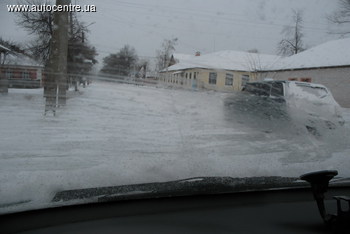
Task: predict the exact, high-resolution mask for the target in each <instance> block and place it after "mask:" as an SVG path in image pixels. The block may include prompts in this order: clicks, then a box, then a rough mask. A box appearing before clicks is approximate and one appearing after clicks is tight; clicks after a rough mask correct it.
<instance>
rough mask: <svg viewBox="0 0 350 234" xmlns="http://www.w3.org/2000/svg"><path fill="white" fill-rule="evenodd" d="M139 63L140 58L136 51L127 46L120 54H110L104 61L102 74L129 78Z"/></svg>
mask: <svg viewBox="0 0 350 234" xmlns="http://www.w3.org/2000/svg"><path fill="white" fill-rule="evenodd" d="M137 61H138V56H137V54H136V50H135V49H134V48H133V47H131V46H129V45H125V46H124V47H123V48H121V49H120V51H119V52H118V53H116V54H110V55H108V56H107V57H105V58H104V59H103V68H102V69H101V72H103V73H108V74H114V75H121V76H128V75H130V74H131V72H132V70H133V69H134V68H136V67H135V66H136V65H137Z"/></svg>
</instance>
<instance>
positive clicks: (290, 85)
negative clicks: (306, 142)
mask: <svg viewBox="0 0 350 234" xmlns="http://www.w3.org/2000/svg"><path fill="white" fill-rule="evenodd" d="M243 91H244V92H246V93H248V94H253V95H254V96H258V97H263V98H265V102H266V101H269V103H270V104H271V103H272V104H273V105H276V103H278V104H279V107H278V110H279V111H282V112H284V114H286V115H288V117H289V118H292V119H293V120H294V121H298V122H300V123H304V124H305V126H306V128H307V129H308V130H309V131H310V132H312V133H314V134H317V132H318V130H319V129H324V128H326V129H333V128H336V127H338V126H342V125H343V124H344V119H343V118H342V115H341V108H340V106H339V104H338V103H337V102H336V101H335V100H334V98H333V96H332V94H331V92H330V91H329V90H328V89H327V88H326V87H325V86H323V85H320V84H314V83H308V82H298V81H262V82H251V83H247V84H246V86H245V87H244V89H243ZM266 99H268V100H266ZM281 103H282V106H281V105H280V104H281ZM283 108H284V109H283ZM265 110H266V111H267V112H266V113H267V115H270V116H275V117H276V116H281V115H282V116H285V115H283V114H281V112H279V113H280V114H279V115H278V114H277V115H276V113H275V112H276V109H271V107H270V108H267V109H265ZM269 111H272V112H270V113H269ZM266 113H265V114H266Z"/></svg>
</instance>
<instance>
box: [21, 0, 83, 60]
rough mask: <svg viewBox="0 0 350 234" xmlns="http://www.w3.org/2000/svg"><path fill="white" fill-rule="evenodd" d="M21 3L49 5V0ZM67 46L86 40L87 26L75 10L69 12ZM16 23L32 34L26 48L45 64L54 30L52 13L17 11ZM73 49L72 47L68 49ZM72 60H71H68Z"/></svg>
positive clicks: (24, 3) (26, 0)
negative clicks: (32, 38)
mask: <svg viewBox="0 0 350 234" xmlns="http://www.w3.org/2000/svg"><path fill="white" fill-rule="evenodd" d="M19 3H20V4H23V5H42V4H46V5H49V4H51V3H52V2H51V1H49V0H21V1H19ZM69 14H70V15H69V25H70V27H69V46H70V47H76V44H77V42H84V41H86V38H85V37H86V34H87V33H88V29H87V26H86V25H85V24H84V23H83V22H81V21H79V19H78V17H77V14H76V12H70V13H69ZM16 23H17V25H19V26H21V27H22V28H24V29H25V30H26V31H27V32H28V33H29V34H30V35H34V36H35V38H34V40H33V41H31V42H29V43H28V50H29V51H30V52H31V54H32V55H33V57H35V58H37V59H39V60H40V61H41V62H43V63H44V64H47V62H48V59H49V55H50V52H51V51H50V43H51V38H52V35H53V32H54V27H53V25H54V14H53V12H50V11H42V12H41V11H36V12H26V11H22V12H19V13H17V20H16ZM70 51H73V49H70ZM71 57H72V56H71ZM69 62H73V61H69Z"/></svg>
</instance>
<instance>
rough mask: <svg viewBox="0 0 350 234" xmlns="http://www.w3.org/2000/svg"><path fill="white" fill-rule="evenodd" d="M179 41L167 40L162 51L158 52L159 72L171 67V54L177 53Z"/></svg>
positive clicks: (174, 39)
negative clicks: (176, 48) (176, 47)
mask: <svg viewBox="0 0 350 234" xmlns="http://www.w3.org/2000/svg"><path fill="white" fill-rule="evenodd" d="M177 41H178V39H177V38H173V39H165V40H164V41H163V44H162V48H161V50H158V51H157V70H158V71H160V70H162V69H164V68H166V67H168V66H169V62H170V57H171V54H172V53H173V52H174V51H175V46H176V44H177Z"/></svg>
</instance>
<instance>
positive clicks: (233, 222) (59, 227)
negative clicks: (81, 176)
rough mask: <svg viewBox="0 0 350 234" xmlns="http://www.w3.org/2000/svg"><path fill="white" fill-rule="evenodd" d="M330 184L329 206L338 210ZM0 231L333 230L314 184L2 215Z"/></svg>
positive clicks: (346, 189)
mask: <svg viewBox="0 0 350 234" xmlns="http://www.w3.org/2000/svg"><path fill="white" fill-rule="evenodd" d="M349 192H350V189H349V187H335V188H330V189H329V191H328V193H327V196H326V199H325V205H326V208H327V211H328V212H329V213H336V212H337V210H336V201H335V200H334V199H332V196H335V195H343V194H350V193H349ZM0 227H1V229H0V233H333V231H332V230H331V229H330V228H328V227H327V226H326V225H325V224H324V223H323V220H322V219H321V217H320V215H319V213H318V210H317V205H316V203H315V201H314V199H313V195H312V192H311V189H310V188H293V189H284V190H268V191H258V192H242V193H230V194H213V195H195V196H179V197H163V198H149V199H134V200H122V201H110V202H102V203H93V204H86V205H75V206H66V207H59V208H49V209H43V210H36V211H27V212H21V213H15V214H7V215H2V216H0Z"/></svg>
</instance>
